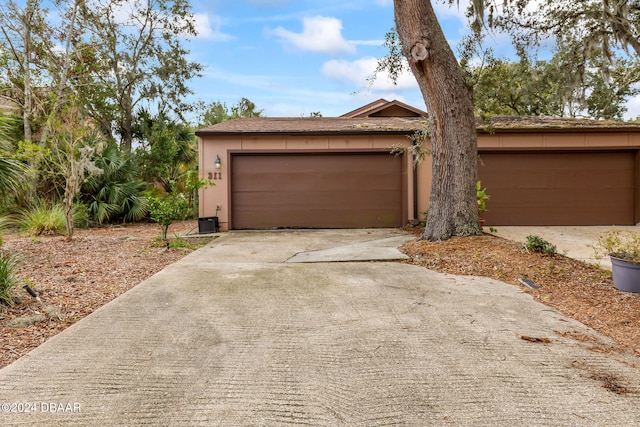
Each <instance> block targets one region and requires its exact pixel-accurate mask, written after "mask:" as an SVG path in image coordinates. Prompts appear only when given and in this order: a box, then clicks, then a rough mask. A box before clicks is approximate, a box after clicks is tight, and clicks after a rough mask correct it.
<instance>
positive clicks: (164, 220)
mask: <svg viewBox="0 0 640 427" xmlns="http://www.w3.org/2000/svg"><path fill="white" fill-rule="evenodd" d="M172 186H173V191H172V192H171V193H170V194H165V195H164V196H163V197H149V216H150V217H151V219H152V220H153V221H154V222H156V223H158V225H159V226H160V231H161V236H160V238H161V239H163V240H165V239H166V238H167V231H168V230H169V226H170V225H171V224H173V222H174V221H179V220H183V219H185V218H186V216H187V215H188V214H189V201H188V200H187V198H186V197H185V196H184V194H182V193H179V192H178V191H177V189H176V187H175V185H174V184H172Z"/></svg>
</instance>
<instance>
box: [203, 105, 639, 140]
mask: <svg viewBox="0 0 640 427" xmlns="http://www.w3.org/2000/svg"><path fill="white" fill-rule="evenodd" d="M426 123H427V113H426V112H424V111H422V110H419V109H417V108H414V107H412V106H410V105H407V104H404V103H402V102H400V101H396V100H394V101H387V100H386V99H379V100H377V101H374V102H372V103H370V104H367V105H365V106H363V107H360V108H358V109H356V110H353V111H350V112H348V113H346V114H344V115H342V116H340V117H250V118H239V119H233V120H229V121H226V122H222V123H218V124H216V125H213V126H209V127H207V128H204V129H200V130H198V131H196V135H198V136H213V135H216V136H231V135H279V134H289V135H303V134H305V135H323V134H351V135H354V134H360V135H362V134H371V133H377V134H380V133H399V134H408V133H413V132H415V131H417V130H422V129H424V128H425V126H426ZM476 126H477V129H478V132H479V133H496V132H499V133H506V132H508V133H513V132H575V131H580V132H584V131H590V132H640V124H638V123H625V122H618V121H613V120H593V119H577V118H562V117H543V116H491V117H482V118H480V117H477V118H476Z"/></svg>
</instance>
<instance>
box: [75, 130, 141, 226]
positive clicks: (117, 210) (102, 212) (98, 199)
mask: <svg viewBox="0 0 640 427" xmlns="http://www.w3.org/2000/svg"><path fill="white" fill-rule="evenodd" d="M94 161H95V165H96V166H97V167H98V168H100V169H102V171H103V172H102V174H100V175H92V176H91V177H89V179H88V180H87V182H86V183H85V185H84V189H83V195H82V198H83V200H85V201H86V202H87V203H88V205H89V206H88V209H89V212H90V213H91V216H92V218H93V220H94V221H96V222H97V223H99V224H102V223H103V222H109V221H114V220H116V219H122V220H124V221H138V220H140V219H142V218H144V217H145V216H146V215H147V213H148V208H149V207H148V201H147V198H146V197H145V196H144V191H145V190H146V189H147V184H146V183H145V182H143V181H141V180H140V179H138V178H137V176H138V165H137V163H136V162H135V159H133V158H132V156H130V155H129V154H127V153H125V152H124V151H122V150H121V149H120V148H119V147H118V144H117V143H115V142H111V143H109V144H107V146H106V147H105V149H104V150H103V151H102V153H100V154H98V155H97V156H96V157H95V159H94Z"/></svg>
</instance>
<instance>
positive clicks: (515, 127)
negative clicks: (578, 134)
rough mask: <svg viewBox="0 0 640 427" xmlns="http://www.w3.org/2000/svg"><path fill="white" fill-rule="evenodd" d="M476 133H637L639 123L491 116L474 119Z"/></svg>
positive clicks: (639, 129)
mask: <svg viewBox="0 0 640 427" xmlns="http://www.w3.org/2000/svg"><path fill="white" fill-rule="evenodd" d="M476 125H477V127H478V132H489V133H493V132H501V133H504V132H531V131H536V132H573V131H600V132H639V131H640V123H627V122H619V121H615V120H594V119H581V118H572V117H546V116H491V117H485V118H480V117H476Z"/></svg>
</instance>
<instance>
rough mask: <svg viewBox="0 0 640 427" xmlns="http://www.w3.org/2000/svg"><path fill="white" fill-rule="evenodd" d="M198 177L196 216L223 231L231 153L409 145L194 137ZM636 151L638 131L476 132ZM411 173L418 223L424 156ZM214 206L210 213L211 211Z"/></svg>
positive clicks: (380, 139)
mask: <svg viewBox="0 0 640 427" xmlns="http://www.w3.org/2000/svg"><path fill="white" fill-rule="evenodd" d="M198 142H199V146H200V171H201V177H203V178H208V177H209V174H210V173H211V174H212V176H214V177H215V175H214V173H215V172H220V179H214V180H213V181H214V182H215V183H216V185H215V187H210V188H207V189H205V190H200V217H209V216H218V218H219V221H220V225H221V229H222V230H226V229H227V226H228V222H229V204H230V188H229V167H228V166H229V162H230V153H231V152H234V151H242V150H249V151H273V150H283V151H286V150H291V151H296V150H322V151H340V150H367V149H389V148H390V147H391V146H392V145H403V146H407V145H408V144H409V141H408V139H407V138H406V137H405V136H403V135H362V136H359V135H355V136H286V135H283V136H247V137H212V136H207V137H204V138H203V137H200V138H198ZM626 148H637V149H640V133H638V132H589V131H586V132H579V133H577V132H576V133H567V132H538V133H506V132H505V133H495V134H479V135H478V150H479V152H480V154H481V153H482V151H483V150H496V149H497V150H507V151H509V150H553V149H561V150H562V149H569V150H576V149H577V150H582V149H585V150H590V149H626ZM216 155H219V156H220V158H221V159H222V168H221V169H220V170H216V169H214V161H215V158H216ZM406 161H407V171H409V173H408V174H407V190H408V197H407V207H406V208H407V209H406V211H407V212H408V216H409V217H408V218H406V219H407V221H409V220H412V219H414V218H413V213H414V198H413V191H414V189H413V182H414V180H413V173H412V171H413V164H412V160H411V158H410V156H406ZM416 173H417V182H418V189H417V193H418V194H417V210H418V218H417V219H419V220H423V219H424V218H423V216H422V212H424V211H425V210H427V209H428V207H429V192H430V189H431V161H430V158H429V157H427V158H426V159H425V160H424V161H423V162H422V163H421V164H419V165H418V166H417V167H416ZM218 206H219V207H220V209H219V210H217V211H216V207H218Z"/></svg>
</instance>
